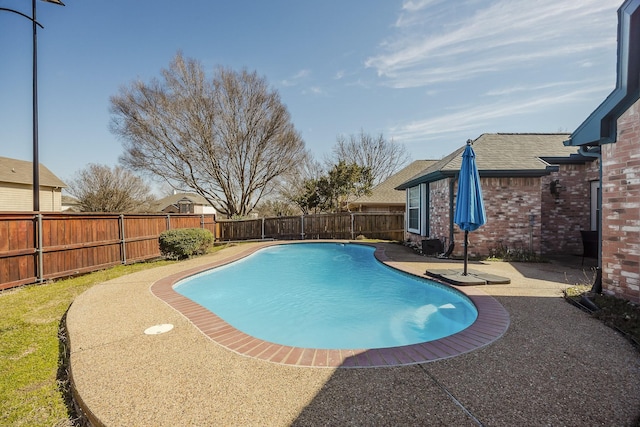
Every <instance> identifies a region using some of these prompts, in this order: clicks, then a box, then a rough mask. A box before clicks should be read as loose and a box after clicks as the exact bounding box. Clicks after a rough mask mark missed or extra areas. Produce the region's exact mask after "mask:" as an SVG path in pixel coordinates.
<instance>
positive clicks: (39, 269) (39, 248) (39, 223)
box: [36, 213, 44, 283]
mask: <svg viewBox="0 0 640 427" xmlns="http://www.w3.org/2000/svg"><path fill="white" fill-rule="evenodd" d="M36 219H37V233H38V238H37V240H36V254H37V260H36V264H37V266H36V280H37V283H42V282H43V281H44V277H43V276H44V273H43V270H44V259H43V258H44V256H43V253H42V214H41V213H38V214H37V215H36Z"/></svg>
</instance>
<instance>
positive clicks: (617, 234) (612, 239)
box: [602, 101, 640, 303]
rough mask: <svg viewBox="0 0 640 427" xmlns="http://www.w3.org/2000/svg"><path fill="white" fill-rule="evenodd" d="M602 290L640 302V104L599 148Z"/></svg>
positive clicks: (633, 108)
mask: <svg viewBox="0 0 640 427" xmlns="http://www.w3.org/2000/svg"><path fill="white" fill-rule="evenodd" d="M602 175H603V177H602V287H603V290H604V291H605V292H608V293H612V294H615V295H616V296H618V297H621V298H625V299H628V300H630V301H634V302H637V303H640V101H636V103H635V104H634V105H632V106H631V108H629V109H628V110H627V111H626V112H625V113H624V114H623V115H622V116H621V117H620V118H619V119H618V135H617V142H616V143H615V144H606V145H603V146H602Z"/></svg>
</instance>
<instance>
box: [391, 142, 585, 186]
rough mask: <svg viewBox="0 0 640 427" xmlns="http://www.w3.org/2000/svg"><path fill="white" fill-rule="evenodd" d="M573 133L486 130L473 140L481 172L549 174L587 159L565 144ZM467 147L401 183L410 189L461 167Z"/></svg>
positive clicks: (485, 173)
mask: <svg viewBox="0 0 640 427" xmlns="http://www.w3.org/2000/svg"><path fill="white" fill-rule="evenodd" d="M568 136H569V134H566V133H554V134H540V133H485V134H482V135H480V136H479V137H478V138H477V139H476V140H475V141H473V151H474V152H475V153H476V164H477V165H478V170H479V172H480V175H484V176H490V175H496V176H497V175H506V174H510V175H513V176H517V175H532V176H535V175H545V174H548V173H549V171H550V166H551V165H554V164H558V163H561V162H573V161H575V162H584V161H586V160H587V159H586V158H584V157H582V156H580V155H578V154H577V149H576V148H575V147H565V146H564V144H563V141H565V140H566V139H567V137H568ZM463 151H464V146H462V147H460V148H458V149H457V150H456V151H454V152H453V153H451V154H449V155H448V156H447V157H445V158H443V159H442V160H440V161H438V162H437V163H436V164H434V165H431V166H430V167H429V168H427V169H426V170H424V171H422V172H420V173H419V174H417V175H415V176H413V177H412V178H410V179H408V180H407V181H405V182H404V183H402V184H400V185H399V186H398V187H396V188H398V189H406V188H408V187H411V186H414V185H417V184H419V183H421V182H431V181H435V180H438V179H441V178H442V176H446V175H454V174H455V173H457V172H458V171H459V170H460V166H461V164H462V152H463Z"/></svg>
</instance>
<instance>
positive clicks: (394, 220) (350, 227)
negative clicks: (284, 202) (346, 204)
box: [217, 212, 404, 241]
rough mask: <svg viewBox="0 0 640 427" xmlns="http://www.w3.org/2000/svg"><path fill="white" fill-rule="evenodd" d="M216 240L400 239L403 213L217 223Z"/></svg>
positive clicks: (285, 217)
mask: <svg viewBox="0 0 640 427" xmlns="http://www.w3.org/2000/svg"><path fill="white" fill-rule="evenodd" d="M217 225H218V233H217V239H218V240H221V241H232V240H255V239H283V240H304V239H355V238H357V237H358V236H360V235H363V236H365V237H366V238H370V239H385V240H398V241H401V240H403V239H404V213H358V212H351V213H349V212H347V213H340V214H319V215H302V216H283V217H274V218H258V219H249V220H240V221H225V220H219V221H218V223H217Z"/></svg>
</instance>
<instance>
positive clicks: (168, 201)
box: [155, 193, 211, 211]
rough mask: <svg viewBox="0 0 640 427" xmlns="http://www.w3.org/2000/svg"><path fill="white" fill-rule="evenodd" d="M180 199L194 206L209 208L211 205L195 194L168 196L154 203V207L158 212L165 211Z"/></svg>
mask: <svg viewBox="0 0 640 427" xmlns="http://www.w3.org/2000/svg"><path fill="white" fill-rule="evenodd" d="M182 199H188V200H189V201H191V202H192V203H193V204H195V205H203V206H211V204H210V203H209V202H207V199H205V198H204V197H202V196H201V195H199V194H195V193H177V194H172V195H170V196H167V197H164V198H162V199H160V200H158V201H157V202H156V203H155V206H156V207H157V209H158V210H159V211H161V210H162V209H165V208H166V207H168V206H171V205H175V204H177V203H178V202H179V201H180V200H182Z"/></svg>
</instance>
